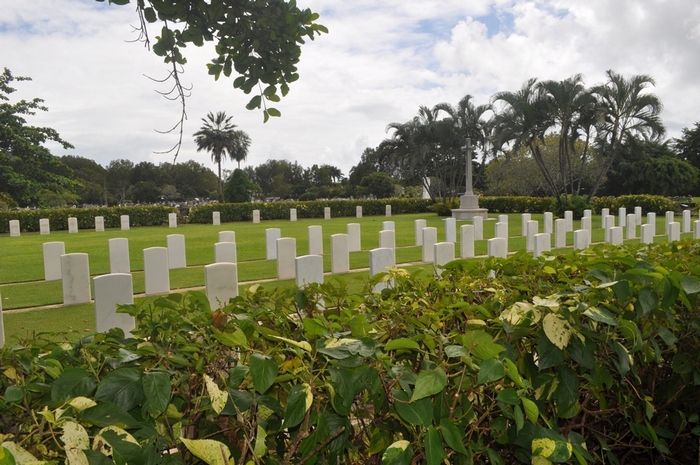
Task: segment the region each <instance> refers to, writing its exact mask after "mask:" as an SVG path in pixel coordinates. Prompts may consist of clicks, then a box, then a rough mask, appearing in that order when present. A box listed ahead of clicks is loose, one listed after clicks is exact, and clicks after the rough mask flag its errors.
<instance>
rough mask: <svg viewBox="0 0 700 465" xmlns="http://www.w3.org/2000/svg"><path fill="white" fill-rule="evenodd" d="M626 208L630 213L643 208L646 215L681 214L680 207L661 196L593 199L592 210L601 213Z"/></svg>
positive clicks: (624, 196) (622, 196)
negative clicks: (607, 209)
mask: <svg viewBox="0 0 700 465" xmlns="http://www.w3.org/2000/svg"><path fill="white" fill-rule="evenodd" d="M621 207H624V208H626V209H627V210H628V211H634V207H642V211H643V212H644V213H649V212H655V213H665V212H667V211H675V212H677V213H680V206H679V205H678V204H677V203H676V202H674V201H673V200H672V199H670V198H668V197H664V196H661V195H621V196H619V197H594V198H593V199H591V209H592V210H593V211H594V212H596V213H600V211H601V210H602V209H603V208H609V209H610V211H611V212H612V211H617V210H618V209H619V208H621Z"/></svg>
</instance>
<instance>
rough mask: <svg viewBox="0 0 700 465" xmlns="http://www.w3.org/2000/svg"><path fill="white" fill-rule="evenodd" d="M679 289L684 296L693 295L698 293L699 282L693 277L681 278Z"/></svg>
mask: <svg viewBox="0 0 700 465" xmlns="http://www.w3.org/2000/svg"><path fill="white" fill-rule="evenodd" d="M681 287H683V290H684V291H685V293H686V294H695V293H698V292H700V280H698V278H695V277H693V276H683V279H681Z"/></svg>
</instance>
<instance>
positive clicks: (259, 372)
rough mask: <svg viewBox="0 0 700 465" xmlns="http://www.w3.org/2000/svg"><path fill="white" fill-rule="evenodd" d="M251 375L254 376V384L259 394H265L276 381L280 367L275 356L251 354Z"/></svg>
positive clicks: (249, 365)
mask: <svg viewBox="0 0 700 465" xmlns="http://www.w3.org/2000/svg"><path fill="white" fill-rule="evenodd" d="M248 368H249V369H250V376H251V377H252V378H253V386H254V387H255V390H256V391H258V393H259V394H264V393H265V391H267V390H268V389H270V386H272V384H273V383H274V382H275V378H277V373H278V371H279V367H278V366H277V362H276V361H275V359H274V358H272V357H270V356H269V355H262V354H252V355H251V356H250V363H249V364H248Z"/></svg>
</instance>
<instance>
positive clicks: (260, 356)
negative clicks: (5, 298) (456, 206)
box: [0, 241, 700, 465]
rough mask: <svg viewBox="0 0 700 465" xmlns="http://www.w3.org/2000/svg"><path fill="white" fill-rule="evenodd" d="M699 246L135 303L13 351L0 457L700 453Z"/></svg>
mask: <svg viewBox="0 0 700 465" xmlns="http://www.w3.org/2000/svg"><path fill="white" fill-rule="evenodd" d="M698 260H700V245H699V244H697V243H694V242H690V241H686V242H680V243H664V244H657V245H653V246H645V245H636V246H631V247H616V246H610V245H602V246H598V247H596V248H594V249H589V250H587V251H586V252H585V253H580V254H579V253H576V254H573V255H567V256H562V255H557V256H549V257H544V256H543V257H539V258H533V257H532V255H531V254H526V253H520V254H516V255H515V256H512V257H510V258H508V259H494V258H489V259H485V260H480V261H475V260H469V261H455V262H452V263H451V264H448V265H447V266H446V267H445V269H444V270H443V272H442V274H441V275H440V276H437V277H436V276H433V275H432V273H431V274H430V275H429V276H428V275H426V274H425V272H421V271H418V272H415V273H413V274H411V273H408V272H407V271H405V270H400V269H394V270H390V271H389V272H388V273H383V274H378V275H375V277H373V278H372V279H371V280H370V281H369V282H368V284H367V289H366V292H365V293H364V294H363V295H361V296H358V295H348V293H347V291H346V290H345V283H344V282H343V280H342V278H341V277H334V278H333V280H332V282H330V283H326V284H322V285H312V286H308V287H305V288H303V289H296V288H294V287H286V288H278V289H274V290H267V291H266V290H263V289H261V288H259V287H257V286H253V287H251V288H250V289H247V290H246V291H245V292H243V293H242V295H241V296H239V297H237V298H235V299H232V301H231V302H230V303H228V305H226V306H225V307H224V308H222V309H219V310H215V311H212V309H210V308H209V303H208V300H207V298H206V296H205V295H204V293H202V292H192V293H187V294H173V295H170V296H167V297H159V298H155V299H151V300H147V301H144V302H143V303H141V304H139V305H130V306H125V307H123V308H122V309H121V311H124V312H126V313H129V314H130V315H132V316H133V317H135V319H136V321H137V326H136V328H135V329H134V330H133V336H130V337H125V335H124V333H123V332H122V331H121V330H118V329H114V330H111V331H109V332H107V333H103V334H95V335H91V336H88V337H86V338H84V339H83V340H82V341H81V342H79V343H78V344H75V345H69V344H66V343H61V342H60V339H58V338H57V337H56V335H51V334H39V335H37V336H36V337H35V338H34V339H31V340H27V341H24V342H23V344H22V345H21V346H18V347H13V348H7V349H5V350H2V351H0V361H1V362H2V366H3V371H2V373H0V427H1V428H2V429H1V431H3V434H2V435H0V440H2V441H4V442H2V447H0V457H3V456H4V457H8V456H12V457H16V458H19V457H21V458H22V460H23V462H22V463H24V462H27V461H31V460H34V459H39V460H51V461H55V462H63V461H64V460H66V459H67V460H68V463H71V464H72V463H99V464H123V463H129V464H132V463H150V464H185V463H199V461H203V462H204V463H207V464H210V465H214V464H229V463H255V464H265V465H277V464H287V463H295V464H322V463H346V464H370V465H372V464H377V465H379V464H382V465H385V464H386V465H410V464H417V463H422V464H428V465H439V464H442V463H454V464H472V463H491V464H512V463H527V464H530V463H534V464H550V463H578V464H587V463H632V462H637V463H695V462H696V461H697V458H698V457H697V442H698V437H700V418H699V415H698V412H700V396H698V395H697V392H698V388H699V387H700V361H699V360H698V357H697V354H698V351H700V313H698V308H700V300H699V298H698V297H699V296H700V280H699V279H698V276H697V272H698V268H697V262H698ZM377 284H389V287H387V288H385V289H383V290H382V291H381V292H374V291H372V286H374V285H377ZM8 463H15V462H13V461H12V460H10V461H9V462H8Z"/></svg>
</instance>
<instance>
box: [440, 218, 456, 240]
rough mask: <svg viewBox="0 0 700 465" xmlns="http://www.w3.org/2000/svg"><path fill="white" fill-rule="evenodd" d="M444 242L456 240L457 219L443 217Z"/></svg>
mask: <svg viewBox="0 0 700 465" xmlns="http://www.w3.org/2000/svg"><path fill="white" fill-rule="evenodd" d="M443 221H444V222H445V242H453V243H454V242H457V219H456V218H445V219H444V220H443Z"/></svg>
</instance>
